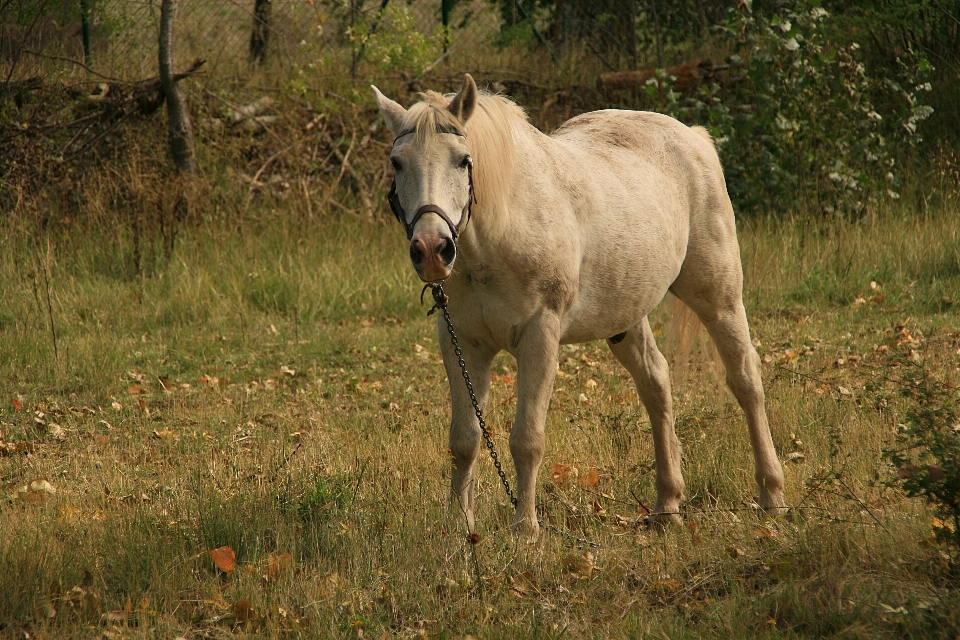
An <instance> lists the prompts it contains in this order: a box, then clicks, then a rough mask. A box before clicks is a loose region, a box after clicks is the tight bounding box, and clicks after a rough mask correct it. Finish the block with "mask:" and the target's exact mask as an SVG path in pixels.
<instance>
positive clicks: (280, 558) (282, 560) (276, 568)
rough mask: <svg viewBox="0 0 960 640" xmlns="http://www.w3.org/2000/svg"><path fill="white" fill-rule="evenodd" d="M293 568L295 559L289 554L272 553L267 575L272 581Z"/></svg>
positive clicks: (268, 562)
mask: <svg viewBox="0 0 960 640" xmlns="http://www.w3.org/2000/svg"><path fill="white" fill-rule="evenodd" d="M291 567H293V557H291V556H290V554H289V553H280V554H277V553H271V554H270V557H269V558H268V559H267V575H268V576H269V577H270V579H271V580H273V579H276V577H277V576H278V575H280V574H281V573H283V572H284V571H287V570H288V569H290V568H291Z"/></svg>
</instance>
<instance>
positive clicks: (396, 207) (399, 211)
mask: <svg viewBox="0 0 960 640" xmlns="http://www.w3.org/2000/svg"><path fill="white" fill-rule="evenodd" d="M413 132H414V129H408V130H406V131H403V132H401V133H400V135H398V136H397V137H396V138H394V139H393V142H394V143H396V142H397V140H399V139H400V138H402V137H403V136H406V135H409V134H411V133H413ZM437 133H451V134H453V135H456V136H461V137H466V136H465V135H464V133H463V132H462V131H460V130H459V129H453V128H449V127H446V126H441V125H438V126H437ZM467 184H468V185H469V189H470V193H469V195H468V197H467V206H465V207H464V208H463V211H462V212H461V214H460V222H458V223H457V224H453V221H452V220H451V219H450V216H448V215H447V213H446V212H445V211H444V210H443V209H441V208H440V207H439V206H437V205H435V204H425V205H423V206H422V207H420V208H419V209H417V212H416V213H414V214H413V220H411V221H410V223H409V224H407V215H406V213H404V211H403V207H402V206H400V196H398V195H397V178H396V177H394V178H393V184H391V185H390V193H388V194H387V201H388V202H389V203H390V209H391V210H392V211H393V215H394V216H395V217H396V218H397V220H399V221H400V224H402V225H403V227H404V229H406V231H407V240H410V239H411V238H413V228H414V227H415V226H417V222H419V221H420V218H422V217H423V215H424V214H426V213H435V214H437V215H438V216H440V219H441V220H443V221H444V222H446V223H447V226H448V227H450V234H451V235H452V236H453V240H454V241H456V239H457V236H459V235H460V232H461V231H463V228H464V227H466V226H467V222H469V220H470V207H471V205H472V204H473V203H474V202H476V201H477V198H476V196H475V195H474V193H473V162H472V161H469V162H468V163H467Z"/></svg>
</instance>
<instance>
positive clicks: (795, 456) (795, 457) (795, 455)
mask: <svg viewBox="0 0 960 640" xmlns="http://www.w3.org/2000/svg"><path fill="white" fill-rule="evenodd" d="M804 457H805V456H804V455H803V454H802V453H800V452H799V451H793V452H791V453H788V454H787V455H786V456H784V461H786V462H803V459H804Z"/></svg>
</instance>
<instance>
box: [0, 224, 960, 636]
mask: <svg viewBox="0 0 960 640" xmlns="http://www.w3.org/2000/svg"><path fill="white" fill-rule="evenodd" d="M291 215H292V214H291ZM244 224H245V225H246V226H244V227H243V228H242V229H240V232H237V230H236V229H234V230H233V231H227V230H225V229H224V228H222V226H220V225H219V224H216V223H209V224H200V225H199V226H196V227H194V228H192V229H188V230H185V231H183V232H182V233H181V235H180V237H179V240H178V243H177V246H176V248H175V251H174V253H173V254H172V256H171V257H170V260H169V261H167V262H166V263H160V264H159V266H158V268H157V269H156V271H155V272H153V273H151V274H150V275H145V276H142V277H131V276H130V275H128V274H129V270H125V269H124V268H121V267H120V266H117V265H122V264H125V263H126V261H128V260H129V245H127V244H125V242H126V241H124V240H123V239H122V238H118V237H115V236H112V235H110V234H109V233H108V232H105V231H99V232H97V233H101V234H103V235H102V237H101V238H100V239H99V241H96V242H91V241H89V238H88V241H86V242H81V241H80V240H81V236H77V235H70V234H63V235H57V234H53V233H52V234H51V235H50V243H49V245H47V244H46V242H45V241H44V243H43V244H42V246H43V249H42V251H38V250H37V249H36V245H34V244H32V243H30V244H28V243H25V242H23V241H22V238H21V237H20V236H17V234H15V233H13V234H10V235H8V236H7V239H6V240H5V246H4V247H3V248H4V251H3V252H2V255H3V257H2V258H0V275H2V278H3V281H4V282H5V283H6V285H5V289H4V295H3V297H2V299H0V318H3V319H4V320H3V321H2V322H0V380H2V382H0V399H2V401H3V406H2V408H0V421H2V423H0V439H2V440H5V441H7V442H15V443H17V444H18V446H19V447H20V448H21V449H27V450H29V453H13V454H10V455H5V456H3V457H0V487H2V488H3V489H2V491H0V496H5V497H3V498H2V501H0V574H2V575H3V576H4V580H3V585H4V586H3V587H2V588H0V624H2V625H4V626H3V628H2V629H0V635H2V634H5V635H8V636H10V637H23V635H22V634H23V633H24V632H27V633H29V634H31V636H36V637H43V638H59V637H101V636H102V635H103V634H104V633H107V634H108V635H110V634H113V635H110V637H147V636H150V637H174V636H185V637H213V635H215V634H217V633H220V634H223V633H232V634H234V635H236V636H238V637H246V636H250V637H253V636H257V635H261V634H269V635H273V636H284V637H329V636H333V637H342V636H346V637H360V636H363V637H393V636H402V637H407V636H413V635H416V634H420V633H425V634H427V635H429V636H432V637H450V638H453V637H462V636H464V635H476V636H480V637H491V638H496V637H504V638H507V637H509V638H514V637H529V638H547V637H551V638H552V637H559V636H566V637H611V636H613V637H670V638H685V637H690V638H694V637H705V636H707V637H771V638H773V637H795V636H811V637H824V636H832V637H862V638H876V637H943V638H953V637H955V636H956V634H957V633H958V631H960V595H958V592H957V590H956V586H955V583H951V582H950V575H951V574H950V573H949V570H948V568H947V564H946V561H945V560H944V557H943V551H944V550H943V549H942V548H940V547H937V546H936V545H933V544H931V542H930V540H931V529H930V527H931V522H932V519H931V516H930V514H929V512H928V510H927V507H926V506H925V505H924V504H923V503H921V502H918V501H915V500H910V499H907V498H905V497H904V496H903V495H902V494H901V493H899V492H897V491H894V490H891V489H888V488H886V487H885V486H884V484H883V480H885V479H887V478H889V477H890V474H891V473H892V470H891V469H889V468H887V467H886V466H884V464H883V462H882V460H881V456H880V453H881V450H882V448H883V447H884V446H888V445H889V444H890V443H891V442H892V438H893V433H894V429H895V427H896V419H897V418H896V416H897V415H898V412H899V411H902V409H903V407H901V406H900V405H897V404H895V403H894V404H892V405H891V406H890V407H889V408H887V409H886V411H885V412H883V413H880V412H878V410H877V408H876V406H875V404H874V401H873V398H872V396H871V392H869V391H867V390H866V388H865V387H866V386H867V385H869V384H870V383H871V382H874V383H876V382H878V381H883V380H885V379H886V378H888V377H889V370H888V369H887V365H888V363H889V362H890V358H891V357H892V356H891V353H899V352H901V351H903V350H904V349H905V348H906V347H904V346H900V347H897V346H896V343H895V342H893V338H894V336H895V327H897V326H900V325H905V326H906V327H907V328H908V330H909V331H910V332H911V333H912V334H913V335H914V336H915V337H917V336H922V338H921V344H920V346H919V347H917V349H918V351H920V352H921V353H922V354H923V357H924V361H925V363H926V364H927V366H928V367H930V368H931V369H932V370H933V371H934V372H935V373H937V374H938V375H943V376H947V377H951V378H952V379H954V380H956V378H957V376H958V372H957V366H958V356H957V354H956V351H957V349H958V348H960V344H958V340H960V324H958V321H957V315H956V310H955V308H954V306H953V305H954V303H953V302H950V303H949V304H947V303H945V302H943V301H944V300H950V301H956V300H960V276H958V267H957V256H958V238H957V232H956V225H955V218H954V216H953V214H951V213H950V212H946V213H945V214H943V215H939V216H929V217H926V218H915V217H911V216H909V215H906V216H894V215H892V214H891V215H885V216H881V217H879V218H877V219H876V220H875V221H873V222H872V223H869V224H867V223H861V224H854V223H845V222H833V223H831V224H824V225H820V226H816V227H814V226H813V225H804V224H802V223H799V222H798V223H790V222H781V223H775V222H768V221H759V222H754V223H752V224H749V225H746V226H744V227H743V228H742V229H741V246H742V254H743V259H744V266H745V274H746V292H747V304H748V311H749V313H750V316H751V319H752V322H753V331H754V335H755V337H756V338H757V339H758V340H759V341H760V347H759V351H760V353H761V355H762V356H763V357H764V365H763V373H764V380H765V383H766V389H767V394H768V395H767V397H768V407H769V413H770V417H771V422H772V424H773V430H774V440H775V443H776V445H777V449H778V452H779V453H780V455H781V456H782V457H783V456H786V455H787V454H789V453H792V452H800V453H802V454H803V458H802V459H799V461H794V462H789V463H787V464H786V465H785V467H786V473H787V481H788V488H787V501H788V503H789V504H792V505H798V506H800V507H802V508H800V509H798V510H797V511H796V512H795V513H794V514H793V515H791V516H788V517H782V518H778V519H774V520H768V519H766V518H764V517H763V516H762V515H759V514H757V513H756V512H754V511H753V510H752V509H750V508H749V504H750V502H751V496H752V495H753V491H754V486H753V481H752V479H751V476H752V471H751V468H752V462H751V454H750V451H749V447H748V446H747V439H746V428H745V425H744V424H743V420H742V415H741V413H740V411H739V409H738V408H737V407H736V406H735V404H734V402H733V401H732V398H731V396H730V394H729V393H728V392H726V391H725V390H722V389H719V388H718V385H717V377H716V375H715V374H714V373H713V372H712V365H711V363H710V362H709V361H708V359H707V356H704V355H701V354H699V353H697V354H695V356H694V358H693V360H692V362H691V364H690V366H688V367H687V369H686V371H685V372H682V373H677V374H676V378H677V383H678V389H679V391H678V392H677V405H676V414H677V431H678V434H679V436H680V438H681V440H682V441H683V442H684V444H685V448H686V453H685V459H684V472H685V476H686V480H687V492H688V500H687V502H686V503H685V504H686V506H687V512H686V516H685V526H684V527H683V528H678V529H675V530H669V531H667V532H664V533H654V532H648V531H646V530H644V529H642V528H641V527H637V526H636V525H635V523H636V521H637V519H638V518H639V516H641V515H642V513H643V511H642V507H641V506H640V505H639V503H638V500H639V501H640V502H642V503H643V504H646V505H649V504H651V503H652V502H653V501H654V489H653V475H652V462H653V459H652V443H651V440H650V435H649V424H648V422H647V421H646V416H645V414H644V412H643V411H642V409H640V408H639V407H638V406H637V403H636V400H635V396H634V393H633V390H632V384H631V383H630V381H629V378H628V376H627V374H626V373H625V372H624V371H623V370H621V369H619V368H618V366H617V365H616V364H615V362H614V361H613V359H612V358H611V356H610V355H609V354H608V353H607V351H606V349H605V347H604V345H603V344H601V343H592V344H588V345H583V346H580V347H567V348H565V349H564V350H563V352H562V355H561V372H562V374H561V376H560V378H559V379H558V381H557V385H556V389H555V391H554V396H553V403H552V405H551V412H550V416H549V419H548V420H549V423H548V451H547V454H546V457H545V461H544V467H543V469H542V471H541V491H540V497H541V501H542V506H543V509H544V512H545V514H546V518H547V519H548V521H550V522H553V523H556V524H557V526H559V527H561V528H562V529H566V530H569V531H571V532H573V533H575V534H576V535H582V536H586V537H588V538H591V539H594V540H597V541H599V542H600V543H601V544H602V545H603V547H602V548H601V549H599V550H597V551H595V552H594V556H593V559H592V561H591V562H586V561H583V559H582V555H583V553H584V550H583V549H579V548H575V547H573V546H571V545H570V544H569V543H568V541H567V540H565V539H564V538H563V537H559V536H557V535H554V534H551V533H549V532H544V534H543V536H542V538H541V540H540V542H539V543H538V544H537V545H535V546H532V547H530V548H526V547H521V548H518V547H517V546H516V544H515V542H514V540H513V538H512V536H511V535H510V532H509V527H508V524H509V522H510V513H509V509H508V507H507V501H506V498H505V496H503V495H502V494H501V491H500V488H499V486H498V483H497V479H496V476H495V475H494V473H493V469H492V465H490V464H489V462H486V461H484V462H483V463H482V464H481V473H480V479H479V481H478V482H479V498H478V501H479V508H478V522H479V524H480V533H481V535H482V541H481V543H480V544H479V545H477V546H475V547H474V546H471V545H469V544H467V543H466V541H465V540H464V536H463V526H462V524H461V523H459V522H456V521H454V522H452V523H451V522H446V521H445V519H444V514H445V513H446V506H445V503H446V499H447V482H448V461H447V456H446V453H445V450H446V426H447V425H446V422H447V419H448V418H447V416H448V414H449V408H448V399H447V390H446V380H445V375H444V373H443V368H442V365H441V364H440V361H439V356H438V353H437V348H436V335H435V324H434V321H433V320H432V319H429V320H428V319H426V318H424V317H423V310H422V309H421V307H420V306H419V302H418V295H419V284H418V283H417V281H416V279H415V277H414V275H413V273H412V270H411V269H410V268H409V265H408V264H407V259H406V256H405V251H404V250H403V238H402V233H400V232H399V230H398V229H396V228H394V227H393V226H392V225H387V226H383V227H382V226H371V225H368V224H365V223H360V222H354V221H343V222H340V223H334V222H329V223H325V224H323V225H319V226H317V227H315V228H312V229H308V230H306V231H302V232H301V231H299V230H298V231H296V232H294V229H295V225H293V224H292V223H286V222H284V221H282V220H281V221H280V222H279V223H277V224H274V223H269V224H266V223H254V222H248V223H244ZM103 247H113V249H112V251H113V253H112V255H111V254H110V251H111V250H108V251H103V250H102V248H103ZM111 265H113V266H111ZM41 268H45V269H46V274H47V278H48V281H49V293H50V300H51V309H52V313H50V311H49V310H48V308H47V305H46V302H45V300H46V297H45V296H46V287H45V285H44V281H43V277H42V275H39V274H41V273H42V272H41V271H40V269H41ZM125 274H126V275H125ZM871 280H872V281H874V282H876V283H877V287H878V288H877V289H871V288H870V282H871ZM878 291H879V292H881V293H882V294H883V298H882V300H881V299H880V298H879V297H873V298H872V299H871V297H872V296H875V295H876V293H877V292H878ZM35 293H36V295H35ZM857 298H863V299H864V300H867V301H866V302H864V303H862V304H855V301H856V300H857ZM938 301H939V302H938ZM51 317H52V320H53V325H54V327H55V329H56V332H57V350H58V352H59V358H56V357H55V356H54V351H53V344H52V336H51V333H50V326H49V325H50V319H51ZM665 320H666V318H665V317H663V316H662V314H661V316H659V322H661V323H662V322H664V321H665ZM658 326H659V325H658ZM418 345H419V346H420V347H422V348H418ZM881 345H892V346H888V347H887V351H884V350H883V349H880V348H879V347H880V346H881ZM841 356H842V357H844V358H846V360H847V364H844V365H842V366H835V363H836V361H837V358H839V357H841ZM851 356H857V357H859V358H860V359H859V360H856V358H851ZM851 361H852V362H851ZM495 370H496V372H497V373H498V379H497V381H496V382H495V384H494V386H493V401H492V403H491V408H490V412H489V413H490V419H489V421H490V423H491V425H492V426H493V431H494V434H495V436H494V438H495V442H496V444H497V445H498V446H499V447H500V448H501V449H502V450H503V451H504V452H505V453H504V455H505V456H507V458H509V454H508V453H507V450H508V447H507V436H508V432H509V422H510V421H511V420H512V413H513V410H514V408H515V405H516V392H515V386H514V382H513V378H515V375H516V368H515V364H514V362H513V361H512V359H510V358H509V357H506V356H501V357H500V358H498V360H497V361H496V363H495ZM589 380H596V381H597V382H598V383H599V384H598V385H597V386H596V387H595V388H594V387H593V386H592V385H588V384H587V382H588V381H589ZM841 387H842V388H843V389H845V390H846V391H847V393H842V392H841V391H840V389H841ZM581 393H583V394H585V395H586V396H587V397H588V402H587V403H583V402H581V400H580V395H581ZM14 398H16V399H17V401H18V402H19V403H22V407H21V408H20V409H19V410H16V409H15V407H14V405H13V404H12V403H11V400H13V399H14ZM892 402H894V401H892ZM37 412H42V414H43V415H42V416H40V415H38V414H37ZM51 423H56V424H57V425H59V427H60V428H61V429H62V430H63V432H62V434H61V435H60V436H59V439H58V437H57V431H56V429H54V428H53V427H51ZM24 443H26V444H24ZM554 464H563V465H566V466H567V467H570V468H571V472H570V473H571V475H570V477H569V478H568V479H567V481H566V482H564V483H563V484H562V485H556V484H554V483H553V482H552V481H551V479H550V471H551V468H552V466H553V465H554ZM507 466H508V469H509V470H510V475H511V477H512V469H510V465H509V464H508V465H507ZM594 468H595V469H597V470H598V472H599V477H600V481H599V483H598V484H597V485H596V486H595V487H593V488H589V489H588V488H582V487H580V486H579V485H578V483H577V482H576V481H575V479H576V477H577V474H579V475H582V474H584V473H586V472H587V471H588V470H590V469H594ZM38 479H45V480H47V481H48V482H49V483H50V484H51V485H52V486H53V487H55V489H56V493H55V494H54V495H49V496H47V497H45V498H42V497H41V496H40V494H37V493H35V492H34V493H31V494H28V496H27V498H24V497H22V496H18V488H19V487H21V486H22V485H24V484H27V483H30V482H32V481H34V480H38ZM224 545H228V546H230V547H231V548H233V549H234V550H235V551H236V554H237V568H236V570H235V571H234V572H233V573H232V574H231V575H229V576H228V575H226V574H223V573H221V572H219V571H218V570H217V569H216V568H215V566H214V564H213V562H212V560H211V558H210V556H209V555H208V552H209V551H210V550H211V549H214V548H217V547H221V546H224ZM285 553H288V554H290V556H291V561H292V565H291V566H289V567H286V566H285V567H284V568H279V569H278V568H277V567H278V566H279V565H278V564H277V563H278V562H279V561H278V560H277V558H278V557H280V556H281V554H285ZM577 559H580V561H581V564H583V566H584V567H586V568H585V569H581V570H580V571H571V570H570V569H569V567H571V566H575V565H576V563H577V561H578V560H577ZM271 563H273V565H271ZM271 566H272V567H273V568H272V569H271ZM74 587H76V588H74ZM241 601H246V603H249V606H250V607H252V610H253V611H252V612H250V611H247V610H246V609H245V608H244V607H245V606H246V605H245V604H243V603H241V604H240V605H236V603H238V602H241ZM238 606H239V609H238ZM54 611H55V613H53V612H54ZM238 611H240V614H238V613H237V612H238ZM106 614H109V615H108V616H107V617H104V616H105V615H106ZM238 615H239V618H238ZM246 618H249V620H246Z"/></svg>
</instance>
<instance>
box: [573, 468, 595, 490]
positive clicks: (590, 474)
mask: <svg viewBox="0 0 960 640" xmlns="http://www.w3.org/2000/svg"><path fill="white" fill-rule="evenodd" d="M598 482H600V474H599V473H597V470H596V469H590V471H587V472H586V473H585V474H583V475H582V476H580V479H579V480H577V484H579V485H580V486H581V487H592V486H594V485H596V484H597V483H598Z"/></svg>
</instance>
